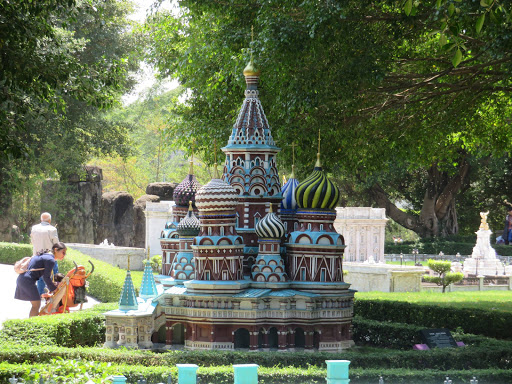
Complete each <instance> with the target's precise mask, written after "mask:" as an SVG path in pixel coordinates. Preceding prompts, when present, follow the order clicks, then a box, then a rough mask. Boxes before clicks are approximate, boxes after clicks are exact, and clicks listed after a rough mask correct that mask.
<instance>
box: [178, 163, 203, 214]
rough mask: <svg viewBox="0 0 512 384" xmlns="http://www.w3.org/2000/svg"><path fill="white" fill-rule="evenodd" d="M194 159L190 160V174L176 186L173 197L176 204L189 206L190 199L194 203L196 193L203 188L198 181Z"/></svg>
mask: <svg viewBox="0 0 512 384" xmlns="http://www.w3.org/2000/svg"><path fill="white" fill-rule="evenodd" d="M192 164H193V163H192V161H191V162H190V171H189V174H188V175H187V176H186V177H185V178H184V179H183V181H182V182H181V183H179V184H178V186H177V187H176V188H174V193H173V195H172V196H173V199H174V201H175V202H176V205H181V206H185V207H186V206H187V205H188V202H189V201H192V204H194V202H195V199H196V193H197V191H198V190H199V189H200V188H201V184H199V182H198V181H197V178H196V176H195V175H194V171H193V168H192V166H193V165H192Z"/></svg>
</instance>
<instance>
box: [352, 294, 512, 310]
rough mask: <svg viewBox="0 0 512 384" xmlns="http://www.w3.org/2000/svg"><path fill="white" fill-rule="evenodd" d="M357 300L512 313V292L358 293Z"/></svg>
mask: <svg viewBox="0 0 512 384" xmlns="http://www.w3.org/2000/svg"><path fill="white" fill-rule="evenodd" d="M356 298H357V299H362V300H364V299H373V300H390V301H407V302H409V303H416V304H430V305H431V304H438V305H440V306H450V307H453V306H456V307H459V308H477V309H485V310H497V311H504V312H512V291H472V292H447V293H438V292H430V291H422V292H404V293H401V292H357V293H356Z"/></svg>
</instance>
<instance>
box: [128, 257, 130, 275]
mask: <svg viewBox="0 0 512 384" xmlns="http://www.w3.org/2000/svg"><path fill="white" fill-rule="evenodd" d="M129 270H130V255H128V271H129Z"/></svg>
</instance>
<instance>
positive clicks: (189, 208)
mask: <svg viewBox="0 0 512 384" xmlns="http://www.w3.org/2000/svg"><path fill="white" fill-rule="evenodd" d="M188 211H189V212H192V211H193V209H192V200H189V202H188Z"/></svg>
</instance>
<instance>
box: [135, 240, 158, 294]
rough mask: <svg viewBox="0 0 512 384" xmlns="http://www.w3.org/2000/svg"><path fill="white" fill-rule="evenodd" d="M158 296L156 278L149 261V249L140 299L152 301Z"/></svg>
mask: <svg viewBox="0 0 512 384" xmlns="http://www.w3.org/2000/svg"><path fill="white" fill-rule="evenodd" d="M157 295H158V291H157V289H156V283H155V276H154V275H153V268H151V262H150V261H149V247H148V258H147V259H146V260H145V261H144V274H143V275H142V285H141V287H140V294H139V297H140V298H142V299H145V300H147V299H152V298H154V297H156V296H157Z"/></svg>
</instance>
